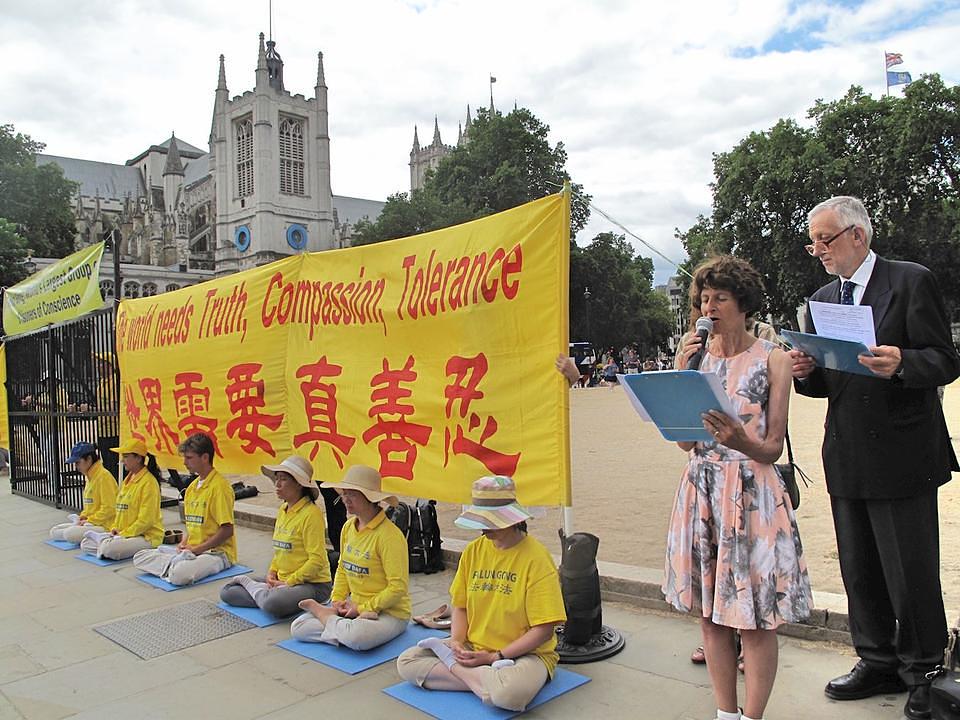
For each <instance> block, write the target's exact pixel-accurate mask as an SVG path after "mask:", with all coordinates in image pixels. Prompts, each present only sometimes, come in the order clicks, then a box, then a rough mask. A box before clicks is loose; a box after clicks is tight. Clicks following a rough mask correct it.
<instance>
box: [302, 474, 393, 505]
mask: <svg viewBox="0 0 960 720" xmlns="http://www.w3.org/2000/svg"><path fill="white" fill-rule="evenodd" d="M380 482H381V481H380V473H379V472H377V471H376V470H374V469H373V468H372V467H367V466H366V465H353V466H352V467H350V469H348V470H347V474H346V475H344V476H343V480H341V481H340V482H338V483H333V482H325V483H321V484H320V487H325V488H333V489H334V490H357V491H358V492H361V493H363V496H364V497H365V498H366V499H367V500H369V501H370V502H373V503H378V502H383V501H386V503H387V505H397V504H399V502H400V501H399V500H398V499H397V496H396V495H388V494H387V493H385V492H383V491H382V490H381V489H380V488H381V485H380Z"/></svg>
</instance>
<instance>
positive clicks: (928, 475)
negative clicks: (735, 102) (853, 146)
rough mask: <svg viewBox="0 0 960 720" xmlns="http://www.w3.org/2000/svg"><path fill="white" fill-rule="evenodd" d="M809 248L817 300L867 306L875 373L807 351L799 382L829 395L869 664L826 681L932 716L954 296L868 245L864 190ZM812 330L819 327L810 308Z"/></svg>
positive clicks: (953, 373)
mask: <svg viewBox="0 0 960 720" xmlns="http://www.w3.org/2000/svg"><path fill="white" fill-rule="evenodd" d="M807 220H808V224H809V234H810V241H811V242H810V244H809V245H807V246H806V248H807V251H808V252H809V253H810V254H811V255H813V256H814V257H816V258H817V259H819V260H820V262H821V263H822V264H823V268H824V269H825V270H826V271H827V272H828V273H830V274H831V275H836V276H838V277H837V279H836V280H834V281H833V282H831V283H828V284H827V285H824V286H823V287H822V288H820V289H819V290H817V292H816V293H814V294H813V296H812V297H811V298H810V299H811V300H817V301H820V302H827V303H840V304H844V305H869V306H870V307H871V308H872V309H873V321H874V326H875V330H876V336H877V346H875V347H871V348H870V350H871V352H872V353H873V357H868V356H861V357H860V362H861V364H863V365H864V366H865V367H866V368H868V369H869V370H870V371H871V372H872V373H873V376H872V377H868V376H866V375H856V374H851V373H841V372H838V371H834V370H827V369H824V368H818V367H816V365H815V362H814V361H813V359H812V358H810V357H809V356H807V355H804V354H803V353H800V352H798V351H793V352H792V353H791V354H792V355H793V358H794V364H793V375H794V378H795V380H796V382H795V386H796V388H797V391H798V392H800V393H802V394H804V395H809V396H811V397H826V398H828V400H829V402H828V405H827V421H826V425H825V430H826V431H825V434H824V440H823V467H824V472H825V474H826V479H827V491H828V492H829V493H830V502H831V506H832V509H833V520H834V526H835V530H836V535H837V549H838V551H839V557H840V571H841V574H842V576H843V584H844V587H845V589H846V592H847V605H848V611H849V619H850V634H851V636H852V637H853V643H854V646H855V647H856V649H857V654H858V655H859V656H860V661H859V662H858V663H857V665H856V666H855V667H854V668H853V670H852V671H851V672H849V673H847V674H846V675H842V676H840V677H838V678H835V679H833V680H831V681H830V682H829V683H827V686H826V688H825V690H824V692H825V693H826V694H827V696H828V697H831V698H833V699H835V700H854V699H859V698H865V697H870V696H872V695H878V694H883V693H891V692H902V691H903V690H905V689H909V690H910V696H909V698H908V700H907V703H906V706H905V708H904V714H905V715H906V716H907V717H908V718H911V719H913V718H929V717H930V703H929V682H930V681H929V680H927V679H926V677H925V674H926V673H927V672H929V671H930V670H932V669H933V668H934V667H935V666H936V665H937V664H938V660H939V659H940V658H942V656H943V648H944V645H945V644H946V636H947V627H946V619H945V617H944V609H943V596H942V595H941V591H940V551H939V547H940V537H939V523H938V515H937V489H938V488H939V486H940V485H943V484H944V483H946V482H948V481H949V480H950V472H951V471H953V470H958V469H960V468H958V466H957V458H956V456H955V455H954V452H953V448H952V446H951V444H950V437H949V433H948V432H947V425H946V422H945V420H944V417H943V410H942V409H941V406H940V402H939V400H938V398H937V386H939V385H946V384H948V383H950V382H952V381H953V380H954V379H955V378H956V377H957V376H958V374H960V358H958V356H957V353H956V350H955V349H954V347H953V343H952V341H951V336H950V324H949V322H948V320H947V316H946V311H945V309H944V305H943V299H942V298H941V296H940V292H939V290H938V288H937V283H936V280H935V279H934V277H933V275H932V273H931V272H930V271H929V270H928V269H927V268H925V267H923V266H922V265H917V264H915V263H908V262H897V261H892V260H885V259H884V258H882V257H879V256H878V255H876V253H874V252H873V251H872V250H871V249H870V241H871V238H872V234H873V229H872V227H871V224H870V218H869V217H868V216H867V212H866V210H865V208H864V206H863V203H861V202H860V200H858V199H857V198H852V197H834V198H830V199H829V200H827V201H825V202H823V203H821V204H820V205H817V207H815V208H814V209H813V210H811V211H810V213H809V215H808V216H807ZM806 329H807V332H816V329H815V328H814V327H813V323H812V322H811V319H810V312H809V309H808V310H807V328H806Z"/></svg>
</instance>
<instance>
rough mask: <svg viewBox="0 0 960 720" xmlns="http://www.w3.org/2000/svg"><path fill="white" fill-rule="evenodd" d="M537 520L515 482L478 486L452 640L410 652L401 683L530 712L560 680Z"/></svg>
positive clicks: (560, 614) (552, 596)
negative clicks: (476, 533) (473, 533)
mask: <svg viewBox="0 0 960 720" xmlns="http://www.w3.org/2000/svg"><path fill="white" fill-rule="evenodd" d="M558 362H559V361H558ZM530 517H531V515H530V514H529V513H528V512H527V511H526V510H525V509H524V508H522V507H521V506H520V505H518V504H517V501H516V490H515V488H514V484H513V480H512V479H511V478H509V477H504V476H491V477H482V478H480V479H479V480H477V481H476V482H474V483H473V505H471V506H469V507H468V508H466V509H465V510H464V512H463V514H461V515H460V517H458V518H457V519H456V521H455V524H456V525H457V527H460V528H464V529H467V530H480V531H481V532H482V533H483V534H482V536H481V537H479V538H477V539H476V540H474V541H473V542H471V543H470V544H469V545H468V546H467V547H466V549H465V550H464V551H463V555H462V556H461V557H460V565H459V567H458V568H457V574H456V577H454V579H453V584H452V585H451V586H450V596H451V598H452V601H451V602H452V604H453V623H452V630H451V637H450V639H449V640H447V641H444V640H442V639H440V638H427V639H426V640H421V641H420V642H419V643H417V645H416V646H415V647H412V648H410V649H408V650H405V651H404V652H403V653H402V654H401V655H400V657H399V658H397V670H398V671H399V673H400V677H402V678H403V679H404V680H406V681H408V682H410V683H412V684H414V685H418V686H420V687H422V688H426V689H428V690H460V691H463V692H472V693H473V694H475V695H476V696H477V697H479V698H480V699H481V700H482V701H483V703H484V704H485V705H493V706H496V707H500V708H504V709H507V710H524V709H525V708H526V707H527V705H528V704H529V703H530V701H531V700H533V698H534V697H535V696H536V694H537V693H538V692H539V691H540V689H541V688H542V687H543V686H544V685H545V684H546V682H547V681H548V680H549V679H550V678H551V677H553V673H554V670H555V669H556V667H557V663H558V662H559V659H560V658H559V655H558V654H557V651H556V646H557V637H556V634H555V632H554V628H555V626H556V625H557V623H562V622H564V621H565V620H566V613H565V611H564V607H563V595H562V594H561V592H560V576H559V574H558V573H557V568H556V565H555V564H554V562H553V558H552V557H550V553H549V552H548V551H547V549H546V548H545V547H544V546H543V545H542V544H541V543H540V542H538V541H537V540H535V539H534V538H532V537H530V536H529V535H527V525H526V521H527V520H528V519H530Z"/></svg>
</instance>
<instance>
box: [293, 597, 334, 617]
mask: <svg viewBox="0 0 960 720" xmlns="http://www.w3.org/2000/svg"><path fill="white" fill-rule="evenodd" d="M297 607H299V608H300V609H301V610H305V611H307V612H308V613H310V614H311V615H313V616H314V617H315V618H317V620H326V619H327V618H328V617H330V616H332V615H336V614H337V611H336V610H334V609H333V608H332V607H328V606H326V605H321V604H320V603H318V602H317V601H316V600H313V599H311V598H307V599H306V600H301V601H300V602H299V603H297Z"/></svg>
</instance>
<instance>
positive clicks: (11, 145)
mask: <svg viewBox="0 0 960 720" xmlns="http://www.w3.org/2000/svg"><path fill="white" fill-rule="evenodd" d="M43 148H44V145H43V143H40V142H37V141H35V140H33V139H32V138H31V137H30V136H29V135H23V134H22V133H17V132H15V131H14V127H13V125H0V218H6V219H7V220H9V221H10V222H12V223H13V224H14V225H16V227H17V232H18V234H19V235H20V236H21V237H22V238H23V239H24V240H26V243H27V246H28V247H29V248H31V249H32V250H33V252H34V254H35V255H37V256H40V257H65V256H66V255H69V254H70V253H71V252H73V238H74V234H75V226H74V218H73V212H72V210H71V207H72V205H71V197H72V195H73V193H74V191H75V189H76V183H73V182H71V181H69V180H67V179H66V178H64V177H63V171H62V170H61V169H60V167H59V166H58V165H56V164H55V163H48V164H46V165H39V166H38V165H37V162H36V153H38V152H41V151H42V150H43Z"/></svg>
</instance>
